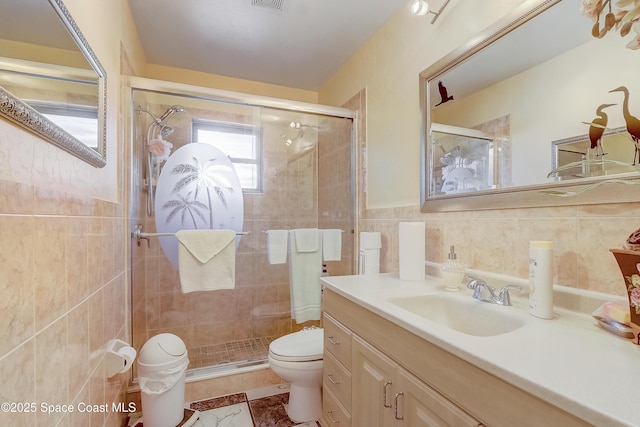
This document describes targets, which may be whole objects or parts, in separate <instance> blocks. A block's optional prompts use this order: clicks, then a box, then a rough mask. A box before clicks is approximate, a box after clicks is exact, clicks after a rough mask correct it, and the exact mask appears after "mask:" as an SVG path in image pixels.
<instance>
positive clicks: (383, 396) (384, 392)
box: [382, 381, 393, 408]
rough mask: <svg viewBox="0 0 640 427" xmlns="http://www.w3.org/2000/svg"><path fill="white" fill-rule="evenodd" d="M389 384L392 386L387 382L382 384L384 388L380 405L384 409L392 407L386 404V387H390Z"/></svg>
mask: <svg viewBox="0 0 640 427" xmlns="http://www.w3.org/2000/svg"><path fill="white" fill-rule="evenodd" d="M391 384H393V383H392V382H391V381H387V382H386V383H384V387H383V389H382V405H383V406H384V407H385V408H391V407H392V405H391V403H387V386H390V385H391Z"/></svg>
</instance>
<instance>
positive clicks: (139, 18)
mask: <svg viewBox="0 0 640 427" xmlns="http://www.w3.org/2000/svg"><path fill="white" fill-rule="evenodd" d="M255 2H257V3H261V4H262V5H253V4H252V3H255ZM280 2H281V3H282V6H281V9H276V8H274V7H273V6H274V5H275V4H276V3H280ZM441 2H442V0H434V1H433V2H432V3H434V4H433V5H432V7H434V6H437V5H439V4H440V3H441ZM129 5H130V7H131V12H132V13H133V17H134V20H135V24H136V26H137V28H138V34H139V37H140V39H141V41H142V45H143V47H144V51H145V54H146V56H147V62H148V63H150V64H158V65H165V66H170V67H177V68H185V69H189V70H195V71H202V72H205V73H212V74H219V75H224V76H230V77H236V78H240V79H247V80H254V81H259V82H264V83H270V84H276V85H283V86H288V87H294V88H299V89H306V90H311V91H316V90H318V89H319V88H320V87H321V86H322V85H323V84H324V83H326V81H327V80H328V79H329V78H330V77H331V76H332V75H333V74H334V73H335V72H336V71H337V70H338V69H339V68H340V67H341V66H342V65H343V64H344V63H345V62H346V61H347V59H349V57H351V56H352V55H353V54H354V53H355V52H356V51H357V50H358V49H359V48H360V47H361V46H362V45H363V44H364V43H365V42H366V41H367V40H368V39H369V38H370V37H371V36H372V35H373V34H374V33H375V32H376V31H378V30H379V29H380V28H381V27H382V26H383V25H384V23H385V22H386V21H388V20H389V19H390V18H391V17H392V16H393V15H394V14H395V13H397V12H398V11H399V10H400V9H402V8H406V10H407V13H410V12H409V7H410V1H409V0H129ZM422 19H425V25H429V22H430V18H429V17H423V18H422Z"/></svg>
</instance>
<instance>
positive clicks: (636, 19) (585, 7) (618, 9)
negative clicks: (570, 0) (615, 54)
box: [581, 0, 640, 50]
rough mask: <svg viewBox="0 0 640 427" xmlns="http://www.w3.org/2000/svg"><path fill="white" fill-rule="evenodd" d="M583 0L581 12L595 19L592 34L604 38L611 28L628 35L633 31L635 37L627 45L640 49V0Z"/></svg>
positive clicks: (630, 47) (623, 35)
mask: <svg viewBox="0 0 640 427" xmlns="http://www.w3.org/2000/svg"><path fill="white" fill-rule="evenodd" d="M612 3H613V1H612V0H582V7H581V12H582V14H584V15H586V16H588V17H589V18H591V19H592V20H593V21H594V24H593V28H592V30H591V34H592V35H593V36H594V37H596V38H602V37H604V36H605V34H607V33H608V32H609V31H610V30H612V29H614V28H615V30H616V31H619V32H620V36H622V37H626V36H627V35H629V34H630V33H631V32H632V31H633V33H634V34H633V38H632V39H631V41H629V43H627V45H626V47H627V48H629V49H634V50H636V49H640V0H618V1H617V2H615V6H614V5H613V4H612Z"/></svg>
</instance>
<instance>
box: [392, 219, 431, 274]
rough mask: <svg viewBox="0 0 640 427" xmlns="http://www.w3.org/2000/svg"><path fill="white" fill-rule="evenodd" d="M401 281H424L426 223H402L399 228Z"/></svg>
mask: <svg viewBox="0 0 640 427" xmlns="http://www.w3.org/2000/svg"><path fill="white" fill-rule="evenodd" d="M398 243H399V248H398V255H399V264H400V272H399V275H400V280H423V279H424V261H425V225H424V222H401V223H399V226H398Z"/></svg>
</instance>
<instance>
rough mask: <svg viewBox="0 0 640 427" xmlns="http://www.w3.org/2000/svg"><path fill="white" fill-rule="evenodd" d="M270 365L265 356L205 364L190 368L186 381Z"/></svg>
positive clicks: (242, 371) (255, 369)
mask: <svg viewBox="0 0 640 427" xmlns="http://www.w3.org/2000/svg"><path fill="white" fill-rule="evenodd" d="M268 367H269V360H268V359H267V358H265V359H261V360H244V361H240V362H229V363H222V364H220V365H214V366H203V367H202V368H191V369H188V370H187V372H186V374H185V381H186V382H188V383H190V382H195V381H202V380H208V379H211V378H218V377H225V376H227V375H235V374H241V373H244V372H251V371H257V370H260V369H267V368H268Z"/></svg>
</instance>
